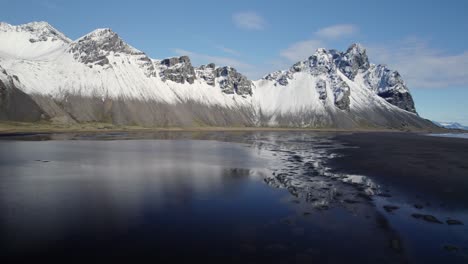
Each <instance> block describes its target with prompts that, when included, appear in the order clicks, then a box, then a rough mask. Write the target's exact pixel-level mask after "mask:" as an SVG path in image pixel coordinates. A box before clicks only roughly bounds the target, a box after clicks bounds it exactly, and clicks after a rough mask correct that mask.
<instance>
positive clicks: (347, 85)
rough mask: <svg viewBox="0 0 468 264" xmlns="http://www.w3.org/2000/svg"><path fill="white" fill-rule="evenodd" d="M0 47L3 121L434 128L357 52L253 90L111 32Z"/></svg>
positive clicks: (37, 32) (24, 30)
mask: <svg viewBox="0 0 468 264" xmlns="http://www.w3.org/2000/svg"><path fill="white" fill-rule="evenodd" d="M0 39H1V40H2V41H0V54H6V55H5V56H3V55H0V65H2V66H3V68H4V69H3V68H2V69H1V70H2V74H1V76H0V80H1V83H0V98H1V101H0V103H1V104H0V119H1V118H3V119H8V120H12V119H13V120H20V119H21V120H25V118H26V117H28V118H30V119H29V120H31V121H37V120H41V119H46V120H51V121H54V122H65V123H70V122H109V123H114V124H123V125H125V124H127V125H128V124H130V125H143V126H200V125H202V126H203V125H204V126H281V127H328V128H349V129H352V128H358V127H379V128H381V127H384V128H397V129H412V128H428V127H431V126H433V125H432V123H430V122H427V121H426V120H423V119H421V118H420V117H418V116H417V115H416V114H415V113H416V110H415V107H414V102H413V100H412V98H411V94H410V93H409V91H408V89H407V87H406V85H405V83H404V82H403V80H402V78H401V76H400V75H399V74H398V72H396V71H392V70H390V69H388V68H387V67H386V66H384V65H373V64H371V63H370V62H369V59H368V57H367V54H366V50H365V49H364V48H363V47H362V46H360V45H358V44H353V45H351V46H350V47H349V48H348V49H347V50H346V51H345V52H340V51H336V50H326V49H318V50H317V51H316V52H315V53H314V54H312V55H311V56H310V57H308V58H307V59H305V60H303V61H300V62H298V63H295V64H294V65H292V66H291V67H290V68H289V69H287V70H282V71H277V72H273V73H271V74H268V75H266V76H265V77H264V78H262V79H260V80H257V81H251V80H249V79H248V78H247V77H246V76H244V75H243V74H241V73H239V72H238V71H237V70H236V69H234V68H232V67H229V66H220V67H218V66H216V65H215V64H213V63H210V64H207V65H201V66H199V67H194V66H193V65H192V62H191V61H190V58H189V57H187V56H181V57H174V58H167V59H163V60H155V59H151V58H149V57H148V56H147V55H146V54H145V53H144V52H141V51H139V50H137V49H135V48H134V47H131V46H130V45H128V44H127V43H125V42H124V41H123V40H122V39H121V38H120V37H119V36H118V34H116V33H115V32H113V31H112V30H110V29H98V30H95V31H93V32H91V33H89V34H87V35H85V36H83V37H81V38H79V39H78V40H76V41H71V40H69V39H68V38H66V37H65V36H64V35H63V34H62V33H60V32H58V31H57V30H56V29H54V28H53V27H51V26H50V25H48V24H47V23H43V22H41V23H30V24H26V25H21V26H11V25H8V24H5V23H1V24H0ZM30 39H33V41H30ZM3 40H5V41H3ZM18 47H19V48H18ZM3 71H4V72H5V73H3ZM12 91H13V92H12ZM17 98H21V99H17ZM25 105H27V107H23V106H25ZM22 109H27V111H26V112H28V113H29V114H27V113H25V111H23V110H22ZM15 113H18V115H16V116H15Z"/></svg>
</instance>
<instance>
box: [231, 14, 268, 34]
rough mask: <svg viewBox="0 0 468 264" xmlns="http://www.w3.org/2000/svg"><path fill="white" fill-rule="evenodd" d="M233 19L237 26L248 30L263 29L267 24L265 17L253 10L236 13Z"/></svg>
mask: <svg viewBox="0 0 468 264" xmlns="http://www.w3.org/2000/svg"><path fill="white" fill-rule="evenodd" d="M232 20H233V22H234V24H236V26H238V27H239V28H243V29H247V30H262V29H264V28H265V26H266V21H265V19H264V18H263V17H262V16H260V15H259V14H257V13H256V12H253V11H246V12H239V13H235V14H233V15H232Z"/></svg>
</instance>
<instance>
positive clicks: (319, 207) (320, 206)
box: [315, 205, 330, 211]
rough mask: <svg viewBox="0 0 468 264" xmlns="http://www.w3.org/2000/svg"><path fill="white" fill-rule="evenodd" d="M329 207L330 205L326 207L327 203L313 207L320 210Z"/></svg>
mask: <svg viewBox="0 0 468 264" xmlns="http://www.w3.org/2000/svg"><path fill="white" fill-rule="evenodd" d="M329 208H330V207H328V205H319V206H317V207H315V209H317V210H321V211H323V210H328V209H329Z"/></svg>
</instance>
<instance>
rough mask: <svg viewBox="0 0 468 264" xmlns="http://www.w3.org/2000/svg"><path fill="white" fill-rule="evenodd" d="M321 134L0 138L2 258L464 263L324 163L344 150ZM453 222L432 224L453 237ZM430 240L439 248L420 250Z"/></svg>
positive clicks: (374, 188) (362, 180) (355, 179)
mask: <svg viewBox="0 0 468 264" xmlns="http://www.w3.org/2000/svg"><path fill="white" fill-rule="evenodd" d="M332 136H333V135H332V134H313V133H299V132H297V133H292V132H290V133H280V132H276V133H267V132H262V133H260V132H257V133H157V134H121V133H115V134H100V135H94V134H88V135H86V134H81V135H70V134H68V135H43V136H41V135H39V136H27V137H19V138H13V139H11V138H10V139H8V140H2V141H0V232H1V236H0V243H1V244H0V245H1V247H0V250H1V252H0V253H1V257H2V258H4V259H11V258H16V259H23V258H32V257H35V258H36V259H37V257H44V258H45V257H47V258H51V257H53V258H61V257H65V256H66V257H67V258H66V260H70V259H74V260H75V259H83V260H89V259H90V258H103V259H105V260H110V259H117V260H135V258H140V257H144V256H151V257H152V259H166V260H180V259H184V260H203V261H205V262H210V261H213V262H214V261H219V262H220V261H222V262H242V263H257V262H267V261H268V262H269V263H310V262H313V261H319V262H329V263H343V262H346V263H404V262H405V261H413V262H414V260H421V261H422V263H428V262H431V261H434V263H437V262H440V261H441V260H447V259H448V260H451V261H453V262H457V261H461V260H462V259H461V258H460V256H459V255H456V256H455V255H453V254H452V255H450V253H447V252H446V251H444V250H440V244H438V243H439V242H440V243H442V242H443V241H442V242H441V241H439V240H434V243H430V242H425V241H426V240H427V236H425V235H424V232H427V230H428V229H427V227H426V226H425V225H424V224H423V225H422V226H421V225H420V224H418V225H415V224H411V223H414V220H411V219H410V218H408V219H410V220H408V219H407V218H403V219H402V218H401V217H396V218H390V217H388V215H387V214H386V212H384V211H383V210H381V209H378V208H380V206H379V203H383V204H385V201H382V200H381V199H385V198H383V197H385V195H383V194H385V192H387V190H385V188H381V186H379V185H378V184H377V183H375V182H373V181H372V180H371V179H368V178H366V177H363V176H360V175H336V174H333V173H331V172H330V170H329V168H327V167H326V165H325V164H326V160H327V159H330V158H333V155H334V154H333V149H335V148H340V147H343V146H341V145H339V144H338V143H337V142H334V141H333V140H331V137H332ZM378 195H381V196H378ZM382 196H383V197H382ZM372 197H374V199H372ZM377 197H379V198H377ZM411 221H413V222H411ZM412 230H416V231H412ZM424 230H426V231H424ZM430 230H433V229H430ZM460 230H461V231H460ZM465 231H466V228H465V229H458V231H457V232H458V233H456V234H449V235H447V233H446V232H445V231H440V230H439V231H438V230H435V231H433V233H431V234H436V235H437V237H442V238H443V239H448V240H450V239H451V240H450V241H448V242H459V243H462V242H464V240H463V239H466V235H463V232H465ZM431 232H432V231H431ZM460 232H461V233H460ZM429 237H430V238H431V239H432V237H431V236H429ZM457 239H458V240H457ZM460 241H461V242H460ZM431 247H434V248H437V249H438V251H437V252H433V253H432V254H429V256H428V254H427V249H431ZM454 256H455V257H454ZM423 260H424V261H423Z"/></svg>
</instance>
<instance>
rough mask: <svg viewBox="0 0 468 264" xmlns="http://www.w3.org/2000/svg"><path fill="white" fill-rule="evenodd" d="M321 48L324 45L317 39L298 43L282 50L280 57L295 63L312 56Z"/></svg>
mask: <svg viewBox="0 0 468 264" xmlns="http://www.w3.org/2000/svg"><path fill="white" fill-rule="evenodd" d="M323 46H324V43H323V42H322V41H320V40H317V39H309V40H304V41H299V42H296V43H293V44H292V45H290V46H289V47H288V48H286V49H284V50H282V51H281V52H280V56H281V57H283V58H286V59H287V60H289V61H294V62H296V61H299V60H302V59H304V58H306V57H308V56H310V55H312V54H314V52H315V51H316V50H317V49H318V48H322V47H323Z"/></svg>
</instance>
